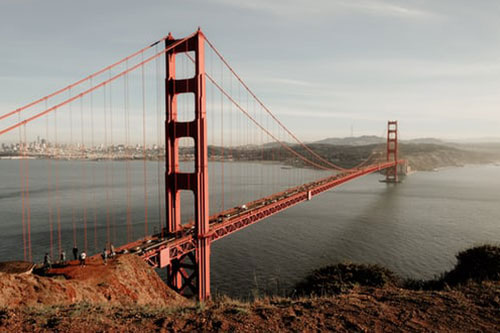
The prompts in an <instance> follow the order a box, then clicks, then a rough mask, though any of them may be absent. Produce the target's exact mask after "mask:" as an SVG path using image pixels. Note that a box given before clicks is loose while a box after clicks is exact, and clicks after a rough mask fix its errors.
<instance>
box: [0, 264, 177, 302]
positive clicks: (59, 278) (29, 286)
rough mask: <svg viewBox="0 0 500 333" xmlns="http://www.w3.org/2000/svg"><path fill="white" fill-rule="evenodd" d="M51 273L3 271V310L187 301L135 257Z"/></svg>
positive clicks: (0, 291)
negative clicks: (8, 272)
mask: <svg viewBox="0 0 500 333" xmlns="http://www.w3.org/2000/svg"><path fill="white" fill-rule="evenodd" d="M48 273H49V274H50V275H51V276H50V277H49V276H39V275H35V274H29V275H26V274H22V275H21V274H7V273H2V272H0V307H2V306H4V307H18V306H33V305H37V304H39V305H44V306H45V305H54V304H58V305H64V304H73V303H75V302H89V303H93V304H109V305H131V304H138V305H142V304H148V305H156V306H165V305H168V304H171V303H172V302H174V303H175V302H181V303H182V302H186V300H185V299H184V298H182V297H181V296H179V295H177V294H176V293H175V292H173V291H172V290H171V289H169V288H168V287H167V286H166V285H165V283H164V282H163V281H162V280H161V279H160V277H159V276H158V275H157V274H156V272H155V271H154V270H152V269H151V268H150V267H148V266H147V264H146V263H144V262H143V261H142V260H141V259H140V258H139V257H137V256H135V255H121V256H117V257H116V258H113V259H110V260H108V263H107V265H104V264H103V261H102V259H100V258H98V257H92V258H89V259H88V260H87V263H86V265H85V266H80V265H79V264H78V262H77V261H72V262H69V266H67V267H64V268H56V269H51V270H50V271H49V272H48Z"/></svg>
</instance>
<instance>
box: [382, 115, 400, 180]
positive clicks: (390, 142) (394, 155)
mask: <svg viewBox="0 0 500 333" xmlns="http://www.w3.org/2000/svg"><path fill="white" fill-rule="evenodd" d="M391 160H392V161H398V122H397V121H389V122H388V123H387V162H390V161H391ZM385 182H386V183H398V182H399V179H398V164H395V165H394V167H392V168H388V169H387V170H386V179H385Z"/></svg>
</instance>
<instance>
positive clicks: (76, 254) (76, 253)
mask: <svg viewBox="0 0 500 333" xmlns="http://www.w3.org/2000/svg"><path fill="white" fill-rule="evenodd" d="M73 257H75V260H76V259H78V248H77V247H76V245H75V246H74V247H73Z"/></svg>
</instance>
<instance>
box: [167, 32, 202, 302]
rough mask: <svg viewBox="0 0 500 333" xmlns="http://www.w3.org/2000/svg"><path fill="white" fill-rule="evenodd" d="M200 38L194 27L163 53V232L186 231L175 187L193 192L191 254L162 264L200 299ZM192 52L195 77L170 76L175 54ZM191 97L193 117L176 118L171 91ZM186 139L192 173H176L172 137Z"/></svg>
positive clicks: (179, 286)
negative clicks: (191, 156) (191, 145)
mask: <svg viewBox="0 0 500 333" xmlns="http://www.w3.org/2000/svg"><path fill="white" fill-rule="evenodd" d="M175 42H177V41H176V40H175V39H174V38H173V37H172V35H169V37H168V38H167V40H166V41H165V45H166V47H168V46H170V45H171V44H173V43H175ZM204 45H205V36H204V35H203V33H202V32H201V30H198V31H197V33H196V34H194V35H193V36H191V37H190V38H188V39H186V40H185V41H184V42H182V43H180V44H179V45H177V46H176V47H174V48H173V49H171V50H169V51H168V52H167V53H166V81H165V87H166V92H165V96H166V121H165V141H166V156H165V164H166V171H165V180H166V181H165V183H166V185H165V187H166V189H165V191H166V216H167V231H168V233H169V234H179V233H181V234H182V233H184V232H186V230H185V228H184V226H182V223H181V199H180V193H179V191H180V190H189V191H192V192H193V193H194V199H195V200H194V201H195V202H194V207H193V208H194V211H195V225H194V236H195V239H196V252H195V254H193V253H189V254H186V255H184V256H183V257H181V258H180V259H176V260H173V261H172V262H171V264H170V265H169V266H168V282H169V284H170V286H171V287H172V288H174V289H175V290H177V291H179V292H180V293H182V294H188V293H189V291H190V292H191V293H193V294H194V295H196V296H197V297H198V299H199V300H200V301H203V300H206V299H208V298H209V297H210V234H209V211H208V210H209V205H208V148H207V121H206V107H205V104H206V103H205V96H206V94H205V63H204V61H205V52H204ZM187 52H194V60H195V75H194V77H192V78H186V79H176V74H175V55H176V54H179V53H187ZM185 93H191V94H193V95H194V98H195V101H194V108H195V110H194V114H195V116H194V120H192V121H189V122H180V121H178V118H177V95H179V94H185ZM183 137H191V138H193V140H194V154H195V170H194V173H182V172H180V171H179V147H178V140H179V139H180V138H183Z"/></svg>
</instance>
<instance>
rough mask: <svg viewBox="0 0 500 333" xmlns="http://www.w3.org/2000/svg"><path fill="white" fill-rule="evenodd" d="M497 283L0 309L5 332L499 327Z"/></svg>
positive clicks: (457, 329)
mask: <svg viewBox="0 0 500 333" xmlns="http://www.w3.org/2000/svg"><path fill="white" fill-rule="evenodd" d="M499 302H500V283H483V284H478V285H471V286H467V287H466V288H464V289H462V290H450V291H445V292H429V291H409V290H400V289H394V288H383V289H373V288H359V289H356V290H353V291H352V292H351V293H349V294H343V295H339V296H332V297H318V298H300V299H288V298H265V299H259V300H256V301H254V302H251V303H243V302H239V301H235V300H231V299H228V298H223V299H220V300H217V301H215V302H210V303H207V304H198V305H170V306H161V307H155V306H123V307H114V306H109V305H90V304H88V303H79V304H74V305H68V306H51V307H29V308H26V307H24V308H15V309H4V310H1V311H0V330H8V331H16V332H21V331H32V332H45V331H59V332H75V331H80V332H150V331H161V332H193V331H201V332H202V331H206V332H212V331H214V332H217V331H220V332H272V331H274V332H281V331H292V332H322V331H338V332H400V331H405V332H499V331H500V303H499Z"/></svg>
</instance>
